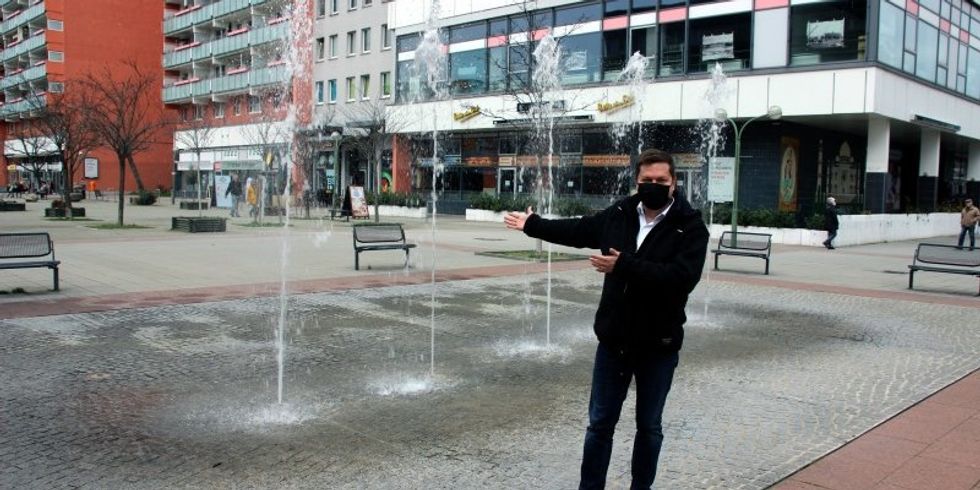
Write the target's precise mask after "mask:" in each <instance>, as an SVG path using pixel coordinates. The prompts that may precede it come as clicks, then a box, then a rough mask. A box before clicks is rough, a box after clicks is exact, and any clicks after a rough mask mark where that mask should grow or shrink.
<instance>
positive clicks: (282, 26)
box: [248, 22, 289, 46]
mask: <svg viewBox="0 0 980 490" xmlns="http://www.w3.org/2000/svg"><path fill="white" fill-rule="evenodd" d="M288 35H289V23H288V22H281V23H279V24H275V25H271V26H265V27H259V28H258V29H255V30H252V31H249V33H248V42H249V44H251V45H252V46H257V45H259V44H265V43H268V42H272V41H279V40H283V39H286V37H287V36H288Z"/></svg>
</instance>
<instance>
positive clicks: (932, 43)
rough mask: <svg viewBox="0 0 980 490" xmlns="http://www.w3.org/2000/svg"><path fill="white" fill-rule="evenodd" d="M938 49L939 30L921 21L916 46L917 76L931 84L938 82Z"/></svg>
mask: <svg viewBox="0 0 980 490" xmlns="http://www.w3.org/2000/svg"><path fill="white" fill-rule="evenodd" d="M938 47H939V29H936V28H935V27H932V26H931V25H929V24H926V23H925V22H923V21H921V20H920V21H919V32H918V39H917V40H916V46H915V56H916V63H915V76H917V77H919V78H922V79H924V80H929V81H930V82H935V81H936V64H937V61H936V56H937V54H936V49H937V48H938Z"/></svg>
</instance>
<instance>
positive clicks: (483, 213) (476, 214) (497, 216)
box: [466, 208, 507, 223]
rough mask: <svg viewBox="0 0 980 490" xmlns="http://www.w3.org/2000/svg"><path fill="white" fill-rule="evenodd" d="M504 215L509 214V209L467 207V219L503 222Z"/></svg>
mask: <svg viewBox="0 0 980 490" xmlns="http://www.w3.org/2000/svg"><path fill="white" fill-rule="evenodd" d="M504 216H507V211H490V210H487V209H471V208H466V221H486V222H491V223H503V222H504Z"/></svg>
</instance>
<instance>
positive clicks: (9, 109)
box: [0, 96, 47, 119]
mask: <svg viewBox="0 0 980 490" xmlns="http://www.w3.org/2000/svg"><path fill="white" fill-rule="evenodd" d="M46 105H47V100H46V97H44V96H40V97H31V98H29V99H24V100H19V101H17V102H12V103H10V104H4V105H2V106H0V118H3V119H7V118H10V117H12V116H15V115H17V114H20V113H22V112H28V111H36V110H38V109H40V108H42V107H45V106H46Z"/></svg>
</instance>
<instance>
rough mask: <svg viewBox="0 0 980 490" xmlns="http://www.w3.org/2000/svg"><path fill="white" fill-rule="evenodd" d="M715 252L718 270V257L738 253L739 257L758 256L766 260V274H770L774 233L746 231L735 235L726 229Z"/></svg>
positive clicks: (713, 251) (716, 268)
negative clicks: (770, 257)
mask: <svg viewBox="0 0 980 490" xmlns="http://www.w3.org/2000/svg"><path fill="white" fill-rule="evenodd" d="M711 253H713V254H715V270H718V257H719V256H721V255H737V256H739V257H758V258H760V259H762V260H765V261H766V274H767V275H768V274H769V255H770V254H771V253H772V235H770V234H768V233H748V232H744V231H740V232H738V233H737V234H736V235H733V234H732V232H730V231H726V232H723V233H722V234H721V238H719V239H718V248H716V249H714V250H712V251H711Z"/></svg>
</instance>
